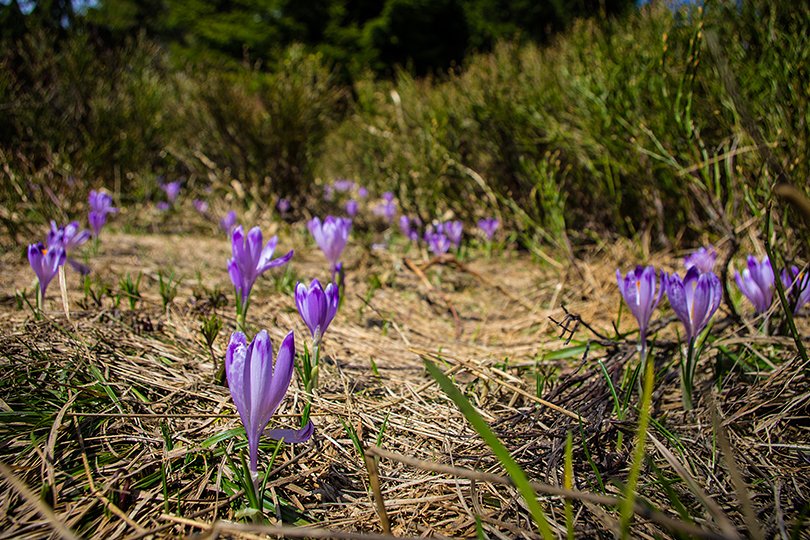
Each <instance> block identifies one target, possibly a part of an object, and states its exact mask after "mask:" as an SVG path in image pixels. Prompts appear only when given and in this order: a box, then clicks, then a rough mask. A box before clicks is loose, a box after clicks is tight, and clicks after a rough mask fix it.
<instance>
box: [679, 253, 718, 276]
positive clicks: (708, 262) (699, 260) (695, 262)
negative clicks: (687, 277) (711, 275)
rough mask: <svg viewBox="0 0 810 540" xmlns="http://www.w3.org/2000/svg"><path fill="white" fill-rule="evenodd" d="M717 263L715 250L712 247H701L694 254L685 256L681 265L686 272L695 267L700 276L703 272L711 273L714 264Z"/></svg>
mask: <svg viewBox="0 0 810 540" xmlns="http://www.w3.org/2000/svg"><path fill="white" fill-rule="evenodd" d="M716 261H717V250H715V249H714V246H709V247H701V248H699V249H698V250H697V251H695V252H694V253H692V254H690V255H687V256H686V258H684V260H683V265H684V266H685V267H686V269H687V270H689V269H690V268H692V267H693V266H694V267H697V269H698V271H699V272H700V273H701V274H702V273H704V272H711V271H713V270H714V263H715V262H716Z"/></svg>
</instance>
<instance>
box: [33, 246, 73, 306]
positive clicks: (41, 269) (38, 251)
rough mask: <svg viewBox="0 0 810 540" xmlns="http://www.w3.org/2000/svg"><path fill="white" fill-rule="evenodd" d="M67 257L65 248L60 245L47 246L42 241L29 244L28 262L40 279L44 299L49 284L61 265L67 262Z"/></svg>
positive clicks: (40, 288) (40, 290)
mask: <svg viewBox="0 0 810 540" xmlns="http://www.w3.org/2000/svg"><path fill="white" fill-rule="evenodd" d="M65 258H66V256H65V250H64V248H63V247H62V246H59V245H57V246H55V247H52V248H46V247H45V246H43V245H42V243H41V242H37V243H36V244H31V245H29V246H28V262H29V263H30V264H31V268H32V269H33V270H34V273H35V274H36V275H37V279H38V280H39V292H40V294H41V298H42V299H44V298H45V291H46V290H47V289H48V284H50V282H51V280H52V279H53V277H54V276H55V275H56V273H57V272H58V271H59V267H60V266H62V265H63V264H65Z"/></svg>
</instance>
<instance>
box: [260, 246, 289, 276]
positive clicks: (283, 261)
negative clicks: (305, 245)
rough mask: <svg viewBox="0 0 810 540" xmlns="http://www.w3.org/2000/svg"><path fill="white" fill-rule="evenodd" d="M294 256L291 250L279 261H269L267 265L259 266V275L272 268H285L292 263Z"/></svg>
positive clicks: (279, 258)
mask: <svg viewBox="0 0 810 540" xmlns="http://www.w3.org/2000/svg"><path fill="white" fill-rule="evenodd" d="M293 254H294V250H292V249H291V250H290V251H288V252H287V253H286V254H285V255H282V256H281V257H278V258H277V259H273V260H270V261H267V263H265V264H264V265H260V266H259V268H258V273H259V274H263V273H264V272H265V271H266V270H269V269H271V268H276V267H277V266H284V265H285V264H287V263H288V262H290V260H291V259H292V258H293Z"/></svg>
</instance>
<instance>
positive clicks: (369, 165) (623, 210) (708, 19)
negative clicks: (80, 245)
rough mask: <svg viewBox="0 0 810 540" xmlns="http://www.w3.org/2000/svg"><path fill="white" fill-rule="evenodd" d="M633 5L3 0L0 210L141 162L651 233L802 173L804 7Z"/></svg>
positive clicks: (726, 209) (690, 230) (809, 81)
mask: <svg viewBox="0 0 810 540" xmlns="http://www.w3.org/2000/svg"><path fill="white" fill-rule="evenodd" d="M632 4H633V2H622V1H619V0H616V1H614V2H611V1H601V2H596V1H594V2H589V1H585V0H583V1H580V2H566V3H563V2H508V3H507V2H502V1H497V0H479V1H474V2H460V1H458V0H441V1H437V2H425V1H424V0H388V1H386V2H382V3H378V2H364V1H354V2H353V1H348V0H337V1H325V0H324V1H322V2H315V3H312V4H311V5H310V3H307V7H306V9H304V7H303V6H302V5H300V3H296V2H288V1H284V0H260V1H253V2H226V1H220V2H201V1H195V0H177V1H168V0H166V1H161V2H157V1H152V2H133V1H130V0H110V1H107V2H100V3H90V4H85V3H81V4H77V3H75V2H69V1H66V0H61V1H59V0H57V1H51V2H25V3H22V2H18V1H16V0H14V1H11V2H10V3H8V2H7V3H4V4H0V24H1V25H2V29H3V32H2V36H3V37H2V45H3V46H2V53H0V103H2V107H0V160H2V162H3V163H4V167H3V170H2V171H1V172H0V174H2V186H3V198H4V199H5V200H8V201H9V202H10V203H11V204H8V205H7V206H3V208H0V219H2V220H3V222H4V223H5V224H6V226H7V228H8V227H10V226H11V225H10V224H11V223H20V222H22V221H25V220H23V219H21V217H22V215H23V214H30V215H29V216H28V217H34V218H36V217H40V218H41V216H43V215H54V212H58V211H62V212H64V211H65V209H64V208H61V207H70V205H71V204H79V202H80V201H81V200H82V199H83V197H84V193H85V192H86V188H88V187H90V186H94V187H95V186H99V185H107V186H110V187H114V188H115V190H116V194H117V196H119V197H123V198H124V199H127V198H129V197H140V196H144V195H146V196H148V195H149V194H150V193H152V192H154V191H155V190H156V189H157V183H156V182H155V178H156V176H158V175H165V176H166V177H171V178H176V177H183V178H186V179H187V180H188V183H189V185H193V186H199V187H200V188H202V187H204V186H207V185H212V186H213V187H215V188H223V189H228V186H231V185H233V182H234V181H237V182H238V183H239V184H240V185H242V186H246V187H247V189H246V190H244V193H242V195H241V196H243V197H244V198H245V199H246V201H248V202H249V201H250V200H259V199H267V198H268V197H269V198H277V197H280V196H288V197H292V198H294V199H297V200H298V201H299V202H300V201H302V200H303V199H305V198H307V197H312V196H314V195H318V194H319V191H318V189H319V187H318V186H321V185H322V184H323V183H325V182H330V181H331V180H332V179H333V178H335V177H338V176H342V177H352V178H355V179H357V180H360V181H361V182H363V183H365V184H368V185H369V186H371V187H373V188H375V189H376V190H378V191H382V190H388V189H392V190H394V191H395V192H396V193H397V194H398V195H399V198H400V203H401V205H402V206H403V207H404V210H407V211H411V212H417V213H419V214H420V215H421V216H422V217H423V219H428V218H431V217H433V216H434V215H436V214H437V213H440V212H452V213H454V214H456V215H457V216H459V217H462V218H466V219H472V218H474V217H479V216H480V215H481V214H484V213H496V214H500V215H501V216H502V217H503V218H504V219H505V220H506V221H507V222H509V224H510V225H511V227H513V228H514V229H516V230H517V231H519V233H520V237H521V239H522V240H523V243H524V245H527V246H531V245H533V244H535V243H538V242H540V243H560V242H561V241H563V240H564V239H565V238H566V235H568V236H572V237H573V238H574V240H575V241H576V243H581V242H589V241H591V240H593V239H596V237H597V235H602V234H603V233H605V232H608V231H609V232H614V233H618V234H625V235H634V234H638V233H640V232H649V233H652V237H653V238H654V240H655V241H657V242H660V243H664V244H666V243H668V242H669V241H670V240H671V239H673V238H678V237H681V236H682V235H684V234H686V235H687V236H689V235H695V234H699V233H700V232H704V231H708V232H710V233H712V232H716V233H727V232H728V231H730V230H731V229H732V228H733V227H734V225H735V224H737V223H739V222H740V221H741V220H744V219H746V218H747V217H748V216H750V215H751V214H752V213H753V214H757V213H758V212H760V211H761V208H762V207H763V204H764V202H765V201H766V200H768V199H769V197H770V186H771V185H772V184H773V182H775V181H776V180H779V179H781V180H789V181H793V182H794V183H795V184H797V185H799V186H802V187H803V186H804V185H805V183H806V178H807V173H808V170H807V169H808V163H809V161H808V157H810V156H808V152H809V150H808V129H810V128H808V125H809V122H808V120H810V118H809V116H808V115H810V113H808V106H807V105H808V103H807V101H808V95H810V92H809V91H808V89H810V77H809V76H808V72H807V66H808V58H807V57H808V55H809V54H810V52H808V51H810V46H808V39H810V38H808V36H810V32H808V30H809V29H810V28H809V26H810V24H808V23H809V22H810V8H809V7H807V6H805V5H804V4H801V5H795V4H794V3H792V2H787V1H782V2H770V1H767V2H766V1H764V0H750V1H745V2H741V3H738V2H720V1H718V2H712V3H709V4H708V6H707V7H706V9H705V11H704V10H702V9H699V8H696V7H694V6H689V5H686V6H681V7H680V8H678V9H668V8H667V7H666V6H664V5H663V4H661V3H652V4H651V5H646V6H644V7H643V8H635V7H634V5H632ZM585 15H593V17H584V16H585ZM713 43H714V44H715V45H714V46H713V45H712V44H713ZM53 179H62V180H63V181H62V182H53ZM68 180H70V182H68ZM77 183H79V187H82V188H83V189H73V188H74V187H76V184H77ZM68 185H70V186H71V189H65V192H66V193H65V195H64V196H56V197H51V196H48V195H47V193H46V191H47V190H43V187H47V188H48V189H49V190H51V191H54V192H55V191H58V190H59V189H62V188H63V186H68ZM480 201H483V204H481V203H480ZM473 202H475V204H473ZM57 203H58V204H57ZM55 207H60V208H55Z"/></svg>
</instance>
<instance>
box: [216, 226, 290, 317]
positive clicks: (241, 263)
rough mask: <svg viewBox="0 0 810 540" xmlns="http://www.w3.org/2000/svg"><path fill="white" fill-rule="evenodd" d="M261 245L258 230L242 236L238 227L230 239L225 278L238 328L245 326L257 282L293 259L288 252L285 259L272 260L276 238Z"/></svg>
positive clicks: (254, 228) (253, 229)
mask: <svg viewBox="0 0 810 540" xmlns="http://www.w3.org/2000/svg"><path fill="white" fill-rule="evenodd" d="M262 244H263V239H262V231H261V229H259V228H258V227H253V228H252V229H250V231H248V233H247V235H245V233H244V231H243V230H242V227H241V225H240V226H239V227H237V228H236V229H235V230H234V231H233V234H232V235H231V254H232V258H231V259H229V260H228V274H229V275H230V277H231V282H232V283H233V286H234V288H235V289H236V312H237V321H238V322H239V325H240V327H241V328H244V326H245V317H246V314H247V309H248V304H249V302H250V291H251V289H253V285H254V284H255V283H256V280H257V279H258V278H259V276H260V275H262V274H263V273H264V272H266V271H267V270H269V269H271V268H275V267H277V266H282V265H284V264H287V263H288V262H289V261H290V259H292V256H293V251H292V250H290V251H289V253H287V254H286V255H284V256H282V257H278V258H276V259H273V252H274V251H275V249H276V244H278V237H277V236H273V237H272V238H271V239H270V240H269V241H268V242H267V244H266V245H264V246H263V245H262Z"/></svg>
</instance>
